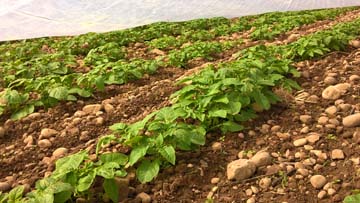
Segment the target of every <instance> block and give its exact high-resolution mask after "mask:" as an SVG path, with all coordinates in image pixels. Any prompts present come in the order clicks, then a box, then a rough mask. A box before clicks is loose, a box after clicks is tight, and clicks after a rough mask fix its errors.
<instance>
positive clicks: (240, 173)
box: [226, 159, 256, 180]
mask: <svg viewBox="0 0 360 203" xmlns="http://www.w3.org/2000/svg"><path fill="white" fill-rule="evenodd" d="M255 171H256V165H255V164H254V163H253V162H252V161H249V160H247V159H238V160H235V161H232V162H230V163H229V164H228V165H227V170H226V174H227V178H228V179H229V180H234V179H235V180H244V179H246V178H249V177H251V176H252V175H253V174H254V173H255Z"/></svg>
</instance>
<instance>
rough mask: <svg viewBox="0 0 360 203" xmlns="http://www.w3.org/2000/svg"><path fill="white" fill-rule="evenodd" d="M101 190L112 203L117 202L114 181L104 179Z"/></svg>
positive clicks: (116, 189)
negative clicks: (102, 189)
mask: <svg viewBox="0 0 360 203" xmlns="http://www.w3.org/2000/svg"><path fill="white" fill-rule="evenodd" d="M103 188H104V191H105V193H106V194H107V195H108V196H109V197H110V199H111V200H112V201H113V202H119V187H118V185H117V184H116V182H115V180H114V179H105V180H104V183H103Z"/></svg>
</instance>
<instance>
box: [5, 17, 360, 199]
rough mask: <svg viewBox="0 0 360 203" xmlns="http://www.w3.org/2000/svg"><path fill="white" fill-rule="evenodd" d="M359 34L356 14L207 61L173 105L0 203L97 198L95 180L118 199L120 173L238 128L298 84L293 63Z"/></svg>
mask: <svg viewBox="0 0 360 203" xmlns="http://www.w3.org/2000/svg"><path fill="white" fill-rule="evenodd" d="M359 35H360V19H357V20H355V21H352V22H347V23H341V24H338V25H336V26H334V27H333V28H332V29H330V30H325V31H321V32H317V33H314V34H312V35H309V36H305V37H303V38H300V39H299V40H298V41H296V42H293V43H291V44H288V45H283V46H264V45H258V46H255V47H251V48H248V49H246V50H242V51H240V52H239V53H238V59H236V60H235V61H231V62H225V63H221V64H219V65H218V66H216V67H215V66H209V67H207V68H206V69H204V70H203V71H201V72H200V73H199V74H196V75H193V76H190V77H188V78H185V79H183V80H182V81H180V82H179V83H180V84H184V85H185V87H184V88H182V89H181V90H179V91H177V92H176V93H174V94H173V95H172V96H171V99H172V106H170V107H165V108H162V109H160V110H159V111H156V112H153V113H151V114H149V115H148V116H146V117H145V118H144V119H143V120H141V121H138V122H136V123H133V124H125V123H117V124H114V125H112V126H111V127H110V129H111V130H112V131H113V132H114V133H113V134H112V135H107V136H104V137H102V138H101V139H100V140H99V141H98V143H97V147H96V154H97V161H90V159H89V154H88V152H87V151H81V152H78V153H76V154H73V155H70V156H67V157H64V158H61V159H59V160H58V161H57V162H56V169H55V171H54V172H53V173H52V175H51V176H49V177H47V178H44V179H41V180H39V181H38V182H37V183H36V186H35V188H36V189H35V190H33V191H32V192H30V193H28V194H27V195H26V197H23V190H24V187H23V186H19V187H16V188H14V189H13V190H12V191H10V192H9V193H4V194H1V195H0V202H29V203H30V202H31V203H32V202H66V201H68V200H70V199H72V198H76V197H85V198H88V200H89V201H90V199H92V198H94V194H92V193H91V192H90V188H91V187H94V185H95V183H97V184H98V183H102V187H103V191H104V192H105V194H103V195H104V196H106V198H110V199H111V200H112V201H114V202H118V197H119V192H121V191H119V188H118V185H117V183H116V178H117V177H125V176H126V175H127V171H128V170H129V169H130V168H136V177H137V179H138V180H139V181H140V182H141V183H146V182H149V181H151V180H153V179H154V178H155V177H156V176H157V174H158V173H159V171H160V168H161V167H167V166H171V165H174V164H175V163H176V151H177V150H185V151H186V150H194V149H197V148H198V147H200V146H202V145H204V144H205V138H206V137H205V135H206V133H208V132H210V131H214V130H217V129H220V130H221V131H222V132H223V133H227V132H237V131H240V130H242V129H243V126H242V125H241V122H243V121H247V120H249V119H252V118H254V117H255V116H256V111H257V110H259V109H265V110H267V109H269V108H270V106H271V104H273V103H276V102H278V101H279V100H280V98H279V97H278V96H277V95H276V94H274V93H273V92H272V89H273V88H274V87H282V88H285V89H289V90H291V89H293V88H295V89H298V88H299V86H298V85H297V84H296V82H294V81H293V80H292V79H288V76H291V75H292V76H294V77H297V76H299V73H298V72H297V70H296V69H295V67H293V66H292V65H291V64H292V63H293V62H295V61H300V60H303V59H312V58H314V57H319V56H323V55H324V54H326V53H328V52H331V51H336V50H343V49H345V48H346V47H347V45H348V42H349V40H351V39H353V38H355V37H357V36H359ZM314 47H318V50H317V49H314ZM309 50H310V51H309ZM114 142H115V143H120V144H122V145H124V146H128V147H131V152H130V153H129V154H122V153H118V152H108V153H99V151H100V150H101V149H102V147H103V146H109V145H110V144H112V143H114ZM98 195H99V194H98ZM97 198H101V197H97Z"/></svg>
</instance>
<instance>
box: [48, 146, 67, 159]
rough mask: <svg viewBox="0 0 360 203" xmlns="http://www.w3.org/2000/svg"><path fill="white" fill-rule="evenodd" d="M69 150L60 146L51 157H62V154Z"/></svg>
mask: <svg viewBox="0 0 360 203" xmlns="http://www.w3.org/2000/svg"><path fill="white" fill-rule="evenodd" d="M68 151H69V150H68V149H66V148H64V147H60V148H57V149H56V150H55V151H54V152H53V153H52V155H53V157H54V158H59V157H62V156H64V155H65V154H66V153H67V152H68Z"/></svg>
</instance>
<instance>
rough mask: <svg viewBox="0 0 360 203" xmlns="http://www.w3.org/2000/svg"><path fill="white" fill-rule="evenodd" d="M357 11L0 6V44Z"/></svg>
mask: <svg viewBox="0 0 360 203" xmlns="http://www.w3.org/2000/svg"><path fill="white" fill-rule="evenodd" d="M358 5H360V1H359V0H201V1H200V0H0V41H5V40H15V39H26V38H34V37H43V36H61V35H76V34H82V33H86V32H105V31H111V30H119V29H124V28H129V27H135V26H138V25H144V24H149V23H152V22H157V21H183V20H189V19H195V18H204V17H217V16H224V17H238V16H245V15H252V14H259V13H265V12H270V11H289V10H305V9H319V8H333V7H345V6H358Z"/></svg>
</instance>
